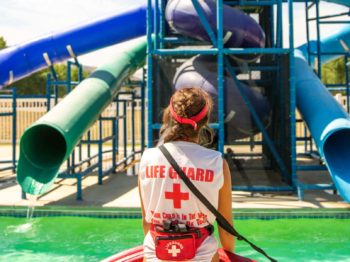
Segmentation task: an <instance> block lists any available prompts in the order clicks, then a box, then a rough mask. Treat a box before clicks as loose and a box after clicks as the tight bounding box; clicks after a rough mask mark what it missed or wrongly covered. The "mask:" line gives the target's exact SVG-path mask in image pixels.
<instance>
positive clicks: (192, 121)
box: [170, 98, 208, 130]
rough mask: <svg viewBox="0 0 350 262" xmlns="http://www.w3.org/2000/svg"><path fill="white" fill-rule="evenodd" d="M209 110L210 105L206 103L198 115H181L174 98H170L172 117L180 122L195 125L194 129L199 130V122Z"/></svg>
mask: <svg viewBox="0 0 350 262" xmlns="http://www.w3.org/2000/svg"><path fill="white" fill-rule="evenodd" d="M207 112H208V106H207V105H205V106H204V107H203V108H202V110H201V111H200V112H199V113H198V114H197V115H194V116H191V117H190V118H185V117H181V116H179V115H178V114H177V113H176V112H175V110H174V107H173V99H172V98H171V100H170V113H171V115H172V117H173V118H174V119H175V120H176V121H177V122H178V123H180V124H188V125H191V126H193V129H194V130H197V126H198V125H197V123H198V122H199V121H201V120H202V119H203V118H204V117H205V116H206V115H207Z"/></svg>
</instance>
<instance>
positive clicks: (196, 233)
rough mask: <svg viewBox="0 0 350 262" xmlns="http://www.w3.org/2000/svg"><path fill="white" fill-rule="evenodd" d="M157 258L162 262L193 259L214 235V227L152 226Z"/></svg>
mask: <svg viewBox="0 0 350 262" xmlns="http://www.w3.org/2000/svg"><path fill="white" fill-rule="evenodd" d="M150 231H151V235H152V237H153V240H154V243H155V247H156V256H157V258H159V259H161V260H172V261H183V260H189V259H193V258H194V256H195V255H196V251H197V249H198V247H199V246H200V245H201V244H202V243H203V241H204V240H205V239H206V238H207V237H208V236H209V235H211V234H212V233H213V231H214V227H213V226H212V225H208V226H206V227H203V228H191V227H188V226H186V225H185V224H176V225H175V228H173V227H172V228H168V227H164V226H160V225H151V229H150Z"/></svg>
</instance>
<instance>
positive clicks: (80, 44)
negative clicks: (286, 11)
mask: <svg viewBox="0 0 350 262" xmlns="http://www.w3.org/2000/svg"><path fill="white" fill-rule="evenodd" d="M187 2H188V1H187ZM330 2H334V3H339V4H345V5H347V6H349V5H350V3H348V2H347V1H345V0H344V1H341V0H334V1H330ZM200 3H201V4H203V3H205V1H200ZM204 10H205V9H204ZM247 17H248V16H247ZM240 18H242V19H243V18H244V16H241V17H240ZM145 19H146V4H145V5H139V6H134V7H131V8H128V9H126V10H121V11H120V12H118V14H116V15H114V16H111V17H107V18H104V19H102V20H96V21H94V22H91V23H88V24H85V25H81V26H78V27H75V28H72V29H71V30H66V31H63V32H58V33H56V34H52V35H48V36H45V37H42V38H39V39H36V40H34V41H31V42H28V43H24V44H22V45H19V46H14V47H11V48H7V49H4V50H2V51H0V64H1V67H0V87H3V86H5V85H8V84H9V83H11V82H13V81H15V80H18V79H21V78H23V77H25V76H27V75H30V74H31V73H33V72H36V71H38V70H40V69H42V68H44V67H46V66H48V65H51V64H53V63H56V62H59V61H63V60H65V59H68V58H70V57H74V56H78V55H82V54H85V53H88V52H91V51H94V50H97V49H100V48H103V47H106V46H109V45H112V44H116V43H119V42H123V41H126V40H128V39H131V38H135V37H138V36H141V35H144V34H145V31H146V26H145ZM244 21H246V22H247V23H248V22H249V23H250V21H248V20H244ZM241 22H242V21H241ZM247 23H244V22H243V23H242V26H244V25H246V24H247ZM125 24H128V26H127V27H126V26H124V25H125ZM121 25H122V26H121ZM252 28H254V30H253V29H252ZM252 28H249V27H248V28H245V30H247V31H245V32H244V33H243V34H242V30H241V28H240V27H239V26H238V27H237V28H236V31H233V33H232V31H231V33H228V32H224V33H225V41H226V42H227V41H230V40H232V41H233V42H234V41H238V40H242V39H240V38H238V39H235V38H234V37H235V36H236V35H243V37H246V38H245V39H244V40H249V41H253V42H254V41H255V44H256V43H258V44H259V45H260V42H259V41H260V40H261V35H260V32H259V31H255V30H256V27H252ZM348 32H349V30H348V29H344V30H343V31H341V32H340V33H339V34H335V35H334V36H333V37H329V38H327V39H324V41H323V42H324V43H323V44H322V46H324V48H327V49H328V48H336V46H338V47H339V48H344V43H345V46H350V45H349V35H350V34H349V33H348ZM249 33H250V34H249ZM96 35H98V36H99V37H96ZM91 36H93V37H91ZM254 36H255V37H254ZM339 36H341V37H342V39H341V40H342V41H340V39H339ZM202 37H205V36H204V35H203V36H202ZM204 40H205V39H204ZM242 43H245V42H244V41H241V44H242ZM339 43H340V45H339ZM259 45H258V46H259ZM233 46H234V45H233ZM260 46H261V45H260ZM243 47H252V46H249V45H246V46H244V45H243ZM141 49H142V48H141ZM303 49H304V50H305V48H304V47H303V46H301V47H300V50H301V51H300V52H296V56H295V63H296V65H297V66H296V71H297V72H296V86H297V105H298V108H299V109H300V111H301V113H302V114H303V116H304V119H305V121H306V123H307V125H308V126H309V128H310V130H311V133H312V136H313V137H314V139H315V141H316V143H317V145H318V148H319V151H320V154H321V156H322V157H323V158H324V159H325V161H326V164H327V167H328V169H329V171H330V173H331V176H332V178H333V180H334V182H335V185H336V186H337V188H338V190H339V192H340V194H341V195H342V197H343V198H344V199H345V200H346V201H350V195H349V194H350V190H349V189H350V188H349V187H350V186H349V185H350V178H349V175H348V174H347V173H349V172H348V171H347V170H349V167H348V164H347V163H350V161H348V158H349V156H350V154H349V153H347V152H346V150H347V148H350V147H349V146H350V142H349V139H348V138H347V137H349V136H348V133H349V132H350V131H349V129H350V128H349V127H350V124H349V117H348V115H347V114H346V112H344V111H343V110H342V108H341V106H340V105H338V104H337V103H336V102H335V101H334V99H333V98H332V97H331V96H330V95H329V93H328V92H327V90H326V89H325V87H324V86H323V85H322V83H321V82H320V81H319V80H318V78H317V77H316V76H315V75H314V74H313V72H312V70H311V68H310V67H309V66H308V65H307V63H306V62H305V52H304V53H303ZM331 50H332V49H331ZM132 53H133V51H132V50H130V54H132ZM131 56H132V55H131ZM112 64H113V63H112ZM117 64H118V62H117V61H114V65H115V66H117ZM128 66H129V64H128V63H126V64H125V65H124V68H123V69H121V70H120V71H119V72H120V74H121V75H122V76H123V77H118V75H114V77H111V75H113V73H112V72H109V73H106V74H105V73H101V72H108V69H106V70H105V68H102V69H101V70H100V69H99V70H97V72H98V73H96V74H93V75H95V76H96V75H97V76H98V77H97V78H96V77H94V76H92V77H90V78H89V79H87V80H86V81H92V80H94V82H96V85H97V86H100V84H101V82H103V83H102V84H103V85H107V86H105V87H102V88H101V94H98V95H101V97H105V98H106V99H101V100H103V102H101V101H99V102H98V103H97V104H98V105H99V106H100V108H99V109H98V110H96V111H98V112H100V111H99V110H102V108H104V106H106V104H108V103H109V102H110V101H111V98H112V96H113V94H114V92H115V90H118V88H116V86H117V85H115V84H120V82H121V81H122V80H123V78H124V77H125V76H126V75H125V74H124V73H125V72H126V71H127V68H128ZM108 67H109V66H107V68H108ZM130 73H131V71H130ZM99 77H101V78H99ZM101 79H105V80H106V81H104V80H101ZM112 83H113V84H112ZM111 84H112V86H113V87H111ZM82 85H86V86H89V84H87V83H84V82H83V83H82ZM79 89H82V88H79ZM79 89H78V90H79ZM94 89H95V88H93V90H94ZM96 89H98V88H96ZM105 89H111V90H109V91H108V92H107V95H106V93H104V91H102V90H105ZM318 90H319V91H318ZM97 92H98V91H97ZM108 93H109V94H108ZM74 94H75V93H72V96H67V98H66V99H65V100H66V101H70V102H65V103H69V106H72V104H71V103H73V106H74V105H76V104H84V105H85V103H86V100H88V99H85V100H84V101H82V100H77V101H79V103H76V102H75V99H73V98H70V97H74ZM85 95H86V96H87V97H91V96H88V95H89V94H84V96H85ZM75 96H76V97H79V96H81V95H75ZM310 97H312V98H313V100H312V101H313V102H311V101H310ZM66 105H67V106H68V104H66ZM324 105H327V107H328V108H326V107H325V106H324ZM90 106H91V107H84V109H80V110H75V111H79V112H80V115H79V114H77V115H75V118H76V119H78V118H83V119H84V117H83V115H84V113H86V112H83V111H84V110H88V109H87V108H93V106H95V104H94V103H91V105H90ZM61 109H62V110H64V108H63V107H61ZM95 109H96V107H95ZM58 111H59V110H58V109H54V110H53V112H56V113H57V114H60V113H59V112H58ZM73 111H74V110H73ZM88 111H89V112H92V110H91V111H90V109H89V110H88ZM65 112H66V113H67V115H69V114H68V112H67V111H65ZM49 114H51V116H52V113H49ZM86 115H88V114H86ZM96 117H97V116H96V115H94V116H93V117H91V118H90V117H88V118H86V119H85V120H84V121H85V123H84V124H83V126H84V127H83V128H76V127H74V126H73V125H68V123H67V122H65V123H62V126H61V127H59V128H57V129H56V131H53V132H52V135H53V137H55V138H57V141H60V140H61V141H62V142H63V141H65V142H64V143H63V146H62V151H60V152H61V153H57V154H56V155H57V159H59V162H61V161H62V162H63V161H64V159H65V157H67V155H69V150H71V149H72V147H73V146H74V143H75V142H77V141H78V140H79V138H80V136H81V134H82V133H81V132H83V131H84V130H86V129H87V128H88V127H89V125H90V124H91V123H92V122H93V120H94V119H96ZM54 118H56V116H55V117H53V116H52V117H51V118H50V117H47V116H44V118H43V119H42V120H39V122H38V123H39V124H37V123H36V124H34V125H38V126H41V127H40V128H39V129H38V130H39V131H37V132H36V131H35V132H34V131H30V130H35V129H34V128H33V129H31V128H30V129H28V130H27V131H26V134H24V136H23V138H22V140H21V156H20V160H19V167H18V172H19V181H20V183H21V184H22V186H23V185H24V189H25V190H26V191H27V192H29V193H34V194H39V193H43V192H44V191H45V190H47V188H48V187H46V186H45V185H48V186H49V184H51V183H52V180H53V178H54V177H55V174H56V173H57V172H56V170H58V162H56V160H54V159H51V157H50V158H49V159H48V157H45V156H43V157H44V158H43V159H44V161H42V159H39V158H40V157H41V156H40V157H39V156H36V155H35V154H33V155H34V156H33V155H32V153H30V156H29V155H28V153H25V152H26V150H29V151H28V152H32V151H31V150H33V149H31V148H34V147H38V145H36V144H35V143H34V142H33V141H35V139H33V141H32V139H27V137H28V136H29V134H31V133H33V135H34V137H37V138H40V137H42V135H43V134H44V133H45V132H44V131H45V129H48V125H47V124H46V123H45V121H48V122H50V121H49V120H48V119H54ZM63 118H64V117H61V119H63ZM71 120H72V119H71ZM40 121H43V123H44V124H42V125H40ZM73 122H74V123H76V124H78V122H79V121H73ZM55 125H56V124H55V123H52V126H55ZM79 125H81V122H79ZM66 127H67V128H66ZM64 128H66V129H64ZM78 129H79V130H78ZM42 132H43V133H42ZM64 132H67V134H68V136H66V135H65V134H63V133H64ZM72 133H75V134H74V137H71V134H72ZM61 135H62V136H61ZM22 141H28V142H27V143H24V142H22ZM36 141H38V140H36ZM38 148H41V147H40V146H39V147H38ZM62 152H63V153H62ZM53 153H54V152H53ZM41 155H42V154H41ZM37 160H38V162H36V161H37ZM38 163H42V166H39V165H38ZM27 165H31V166H32V168H29V166H27ZM27 170H32V171H31V172H29V173H31V174H32V175H33V177H30V176H29V175H28V174H29V173H28V172H27ZM38 170H46V171H48V173H50V174H51V175H48V176H46V175H44V174H45V172H46V171H45V172H41V171H40V172H37V171H38ZM52 174H53V175H52ZM29 177H30V178H29ZM33 181H34V182H40V183H41V184H42V185H41V188H40V186H38V187H37V186H32V185H31V184H32V183H33Z"/></svg>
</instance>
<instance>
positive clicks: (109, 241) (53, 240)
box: [0, 208, 350, 262]
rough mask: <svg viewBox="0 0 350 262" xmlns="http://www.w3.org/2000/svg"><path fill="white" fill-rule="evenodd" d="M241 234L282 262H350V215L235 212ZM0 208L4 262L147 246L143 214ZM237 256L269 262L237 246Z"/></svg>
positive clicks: (99, 255) (94, 255) (94, 256)
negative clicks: (29, 215)
mask: <svg viewBox="0 0 350 262" xmlns="http://www.w3.org/2000/svg"><path fill="white" fill-rule="evenodd" d="M234 214H235V226H236V228H237V230H238V231H239V232H241V234H243V235H245V236H246V237H247V238H248V239H250V240H252V241H253V242H254V243H256V244H258V245H259V246H261V247H263V248H264V249H265V250H266V251H267V252H268V253H269V254H270V255H271V256H273V257H274V258H276V259H277V260H278V261H342V262H343V261H350V248H349V247H350V211H348V210H333V211H328V210H317V211H311V210H307V211H300V210H299V211H293V210H292V211H263V210H252V211H236V212H235V213H234ZM25 216H26V210H25V209H15V210H8V209H0V232H3V236H2V237H1V241H0V250H1V254H0V261H40V260H49V261H99V260H101V259H103V258H106V257H108V256H110V255H112V254H114V253H117V252H119V251H122V250H124V249H126V248H130V247H133V246H136V245H139V244H141V243H142V240H143V236H142V229H141V220H140V212H139V210H88V209H78V210H69V209H57V208H56V209H38V210H36V211H34V218H32V219H27V218H25ZM236 252H237V253H238V254H241V255H243V256H248V257H250V258H254V259H258V260H259V261H266V259H264V258H262V256H261V255H259V254H257V253H256V252H255V251H253V250H252V249H251V248H250V247H248V246H247V245H246V244H244V243H242V242H239V241H238V242H237V247H236Z"/></svg>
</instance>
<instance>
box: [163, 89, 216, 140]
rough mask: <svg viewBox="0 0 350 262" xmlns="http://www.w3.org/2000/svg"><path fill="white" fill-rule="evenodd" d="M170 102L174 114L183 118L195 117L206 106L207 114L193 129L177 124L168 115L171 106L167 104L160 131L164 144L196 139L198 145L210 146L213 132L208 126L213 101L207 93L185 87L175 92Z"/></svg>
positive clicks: (169, 114)
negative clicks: (197, 139)
mask: <svg viewBox="0 0 350 262" xmlns="http://www.w3.org/2000/svg"><path fill="white" fill-rule="evenodd" d="M170 101H171V103H172V106H173V109H174V111H175V112H176V114H177V115H178V116H180V117H183V118H191V117H193V116H195V115H197V114H198V113H199V112H200V111H201V110H202V109H203V108H204V107H205V106H207V108H208V112H207V114H206V116H205V117H204V118H203V119H201V120H200V121H198V122H197V126H198V128H197V129H195V128H193V126H191V125H188V124H181V123H179V122H177V121H176V120H175V119H174V118H173V116H172V115H171V113H170V107H171V105H170V104H169V106H168V107H167V108H166V109H165V110H164V112H163V124H162V127H161V129H160V136H161V137H162V139H163V140H164V143H166V142H170V141H176V140H188V139H193V138H197V137H198V138H199V144H201V145H208V144H211V143H212V140H213V131H212V129H211V128H210V127H209V126H208V124H209V116H210V113H211V109H212V106H213V101H212V99H211V97H210V96H209V95H208V93H206V92H205V91H204V90H202V89H201V88H196V87H186V88H182V89H180V90H177V91H176V92H175V93H174V94H173V95H172V97H171V100H170Z"/></svg>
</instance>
